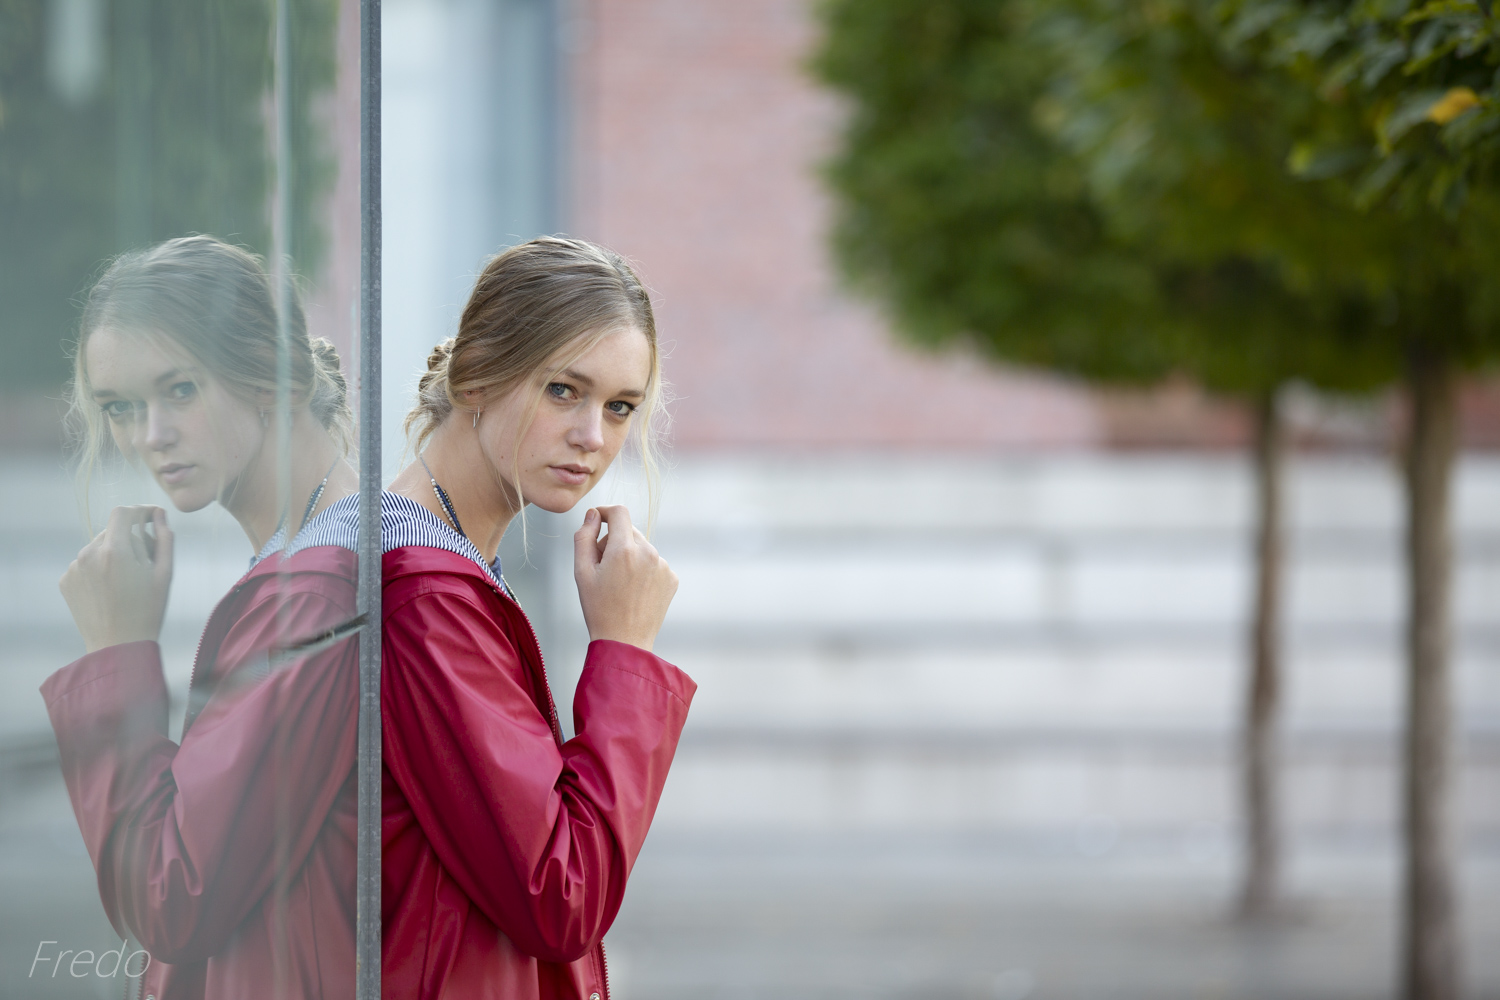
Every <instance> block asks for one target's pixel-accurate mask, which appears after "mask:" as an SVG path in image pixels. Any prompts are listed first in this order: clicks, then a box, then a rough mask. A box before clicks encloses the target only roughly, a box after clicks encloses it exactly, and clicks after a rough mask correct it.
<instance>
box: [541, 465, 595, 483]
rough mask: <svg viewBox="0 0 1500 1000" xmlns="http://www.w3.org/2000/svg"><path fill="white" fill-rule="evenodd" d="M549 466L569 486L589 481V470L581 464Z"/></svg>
mask: <svg viewBox="0 0 1500 1000" xmlns="http://www.w3.org/2000/svg"><path fill="white" fill-rule="evenodd" d="M549 468H550V469H551V470H552V471H553V472H554V473H556V475H557V478H559V479H561V480H562V481H563V482H565V483H567V484H568V485H569V486H582V485H583V484H584V483H586V482H588V481H589V470H588V469H585V468H584V467H583V466H581V465H553V466H549Z"/></svg>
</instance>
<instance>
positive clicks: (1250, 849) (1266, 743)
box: [1240, 389, 1286, 919]
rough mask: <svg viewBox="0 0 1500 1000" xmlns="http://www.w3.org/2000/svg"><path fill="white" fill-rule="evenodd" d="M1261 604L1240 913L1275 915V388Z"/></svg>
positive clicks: (1266, 420)
mask: <svg viewBox="0 0 1500 1000" xmlns="http://www.w3.org/2000/svg"><path fill="white" fill-rule="evenodd" d="M1254 447H1255V494H1256V507H1255V516H1256V538H1255V608H1254V617H1253V621H1252V622H1251V629H1250V649H1251V667H1250V686H1249V691H1248V692H1247V697H1246V701H1245V732H1244V741H1245V742H1244V750H1243V753H1244V756H1243V761H1242V764H1243V768H1244V773H1243V780H1244V796H1245V798H1244V818H1245V855H1246V858H1245V860H1246V865H1245V881H1244V885H1243V887H1242V889H1241V892H1240V914H1241V916H1244V917H1246V918H1250V919H1261V918H1265V917H1267V916H1269V915H1270V914H1271V912H1272V911H1273V910H1274V908H1275V906H1276V900H1277V883H1278V878H1279V871H1280V866H1281V841H1280V829H1279V828H1280V822H1279V820H1280V817H1279V810H1278V808H1277V802H1278V799H1277V794H1276V785H1277V781H1276V778H1277V756H1278V755H1277V738H1276V736H1277V734H1276V730H1277V726H1276V718H1277V712H1278V708H1279V704H1280V700H1281V576H1282V470H1283V467H1284V465H1285V453H1286V430H1285V427H1284V425H1283V422H1282V420H1281V413H1280V410H1279V408H1278V406H1277V393H1276V391H1275V390H1274V389H1273V390H1271V391H1269V392H1267V393H1266V394H1265V395H1263V396H1262V397H1261V398H1260V399H1258V400H1257V401H1256V421H1255V442H1254Z"/></svg>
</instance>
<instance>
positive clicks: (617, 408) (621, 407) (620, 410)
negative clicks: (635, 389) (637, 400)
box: [604, 399, 635, 417]
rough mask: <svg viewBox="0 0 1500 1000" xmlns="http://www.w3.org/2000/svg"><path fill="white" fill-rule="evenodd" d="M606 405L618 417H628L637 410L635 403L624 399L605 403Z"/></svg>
mask: <svg viewBox="0 0 1500 1000" xmlns="http://www.w3.org/2000/svg"><path fill="white" fill-rule="evenodd" d="M604 407H605V409H607V410H609V412H611V413H613V414H614V415H615V416H617V417H628V416H630V415H631V414H632V413H634V412H635V404H634V403H627V402H625V401H624V400H623V399H616V400H614V401H613V402H610V403H605V404H604Z"/></svg>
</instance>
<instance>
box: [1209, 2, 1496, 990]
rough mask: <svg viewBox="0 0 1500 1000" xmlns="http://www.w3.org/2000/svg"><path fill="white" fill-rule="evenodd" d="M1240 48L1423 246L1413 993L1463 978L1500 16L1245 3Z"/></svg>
mask: <svg viewBox="0 0 1500 1000" xmlns="http://www.w3.org/2000/svg"><path fill="white" fill-rule="evenodd" d="M1228 15H1229V22H1228V23H1229V36H1230V38H1231V39H1232V40H1233V41H1235V42H1236V43H1237V44H1239V45H1241V46H1242V47H1244V48H1245V49H1246V50H1247V51H1250V52H1253V53H1254V54H1256V55H1257V56H1258V57H1259V59H1260V60H1261V61H1262V63H1263V64H1264V65H1269V66H1272V67H1280V68H1282V69H1284V70H1285V71H1286V72H1285V76H1286V77H1287V78H1288V79H1290V80H1294V81H1296V82H1298V83H1300V84H1301V85H1302V86H1303V87H1304V89H1306V90H1307V92H1308V93H1309V94H1312V95H1315V96H1316V97H1317V98H1318V102H1317V106H1316V107H1317V111H1316V113H1315V114H1313V115H1310V116H1308V118H1307V119H1305V120H1304V121H1303V122H1301V123H1300V125H1299V131H1300V141H1299V144H1298V146H1297V147H1296V148H1295V149H1294V151H1293V155H1292V157H1291V161H1290V162H1291V166H1292V167H1293V169H1294V170H1296V171H1297V172H1299V173H1301V174H1302V175H1304V176H1326V177H1329V178H1331V179H1332V180H1333V181H1334V182H1336V183H1338V184H1340V185H1342V186H1343V187H1344V188H1345V191H1346V196H1347V197H1348V198H1349V199H1350V200H1351V201H1352V202H1353V203H1355V204H1358V205H1360V206H1362V207H1364V208H1366V209H1367V210H1368V211H1369V212H1370V213H1371V214H1372V215H1383V216H1386V217H1389V218H1398V219H1401V220H1402V221H1403V222H1404V224H1405V226H1406V228H1407V230H1408V232H1409V233H1410V241H1409V244H1408V249H1407V252H1406V253H1405V254H1404V255H1400V256H1397V257H1394V258H1393V259H1392V261H1391V262H1390V263H1391V264H1392V265H1394V266H1393V267H1392V268H1391V269H1390V273H1388V274H1387V275H1385V276H1384V277H1383V284H1384V287H1385V288H1386V290H1387V294H1388V296H1389V302H1388V305H1387V307H1386V311H1387V313H1388V314H1389V315H1390V316H1391V317H1392V322H1391V323H1390V327H1391V329H1392V331H1393V333H1394V334H1395V344H1394V345H1393V346H1394V348H1395V349H1396V350H1397V351H1399V352H1400V353H1401V354H1402V355H1404V357H1405V363H1406V385H1407V389H1408V393H1409V395H1410V400H1411V427H1410V433H1409V436H1408V441H1407V445H1406V461H1405V464H1406V488H1407V498H1408V529H1407V558H1408V560H1409V600H1410V604H1409V610H1408V625H1407V628H1408V640H1407V642H1408V705H1407V726H1406V774H1405V782H1404V796H1403V799H1404V813H1405V851H1406V858H1405V885H1404V897H1405V899H1404V904H1405V905H1404V907H1403V946H1402V989H1403V995H1404V996H1406V997H1407V998H1409V1000H1450V998H1454V997H1457V996H1458V994H1459V992H1460V984H1461V978H1462V977H1461V964H1460V956H1459V948H1458V939H1459V929H1458V916H1457V907H1456V900H1455V888H1456V881H1455V875H1454V857H1453V850H1454V836H1455V832H1454V830H1453V828H1452V825H1453V820H1452V806H1453V803H1452V791H1453V788H1454V784H1455V780H1454V779H1455V774H1454V755H1455V752H1454V748H1453V738H1454V735H1453V732H1452V728H1453V727H1452V714H1453V710H1452V678H1451V662H1450V660H1451V646H1452V639H1451V617H1452V614H1451V604H1452V601H1451V591H1452V576H1453V567H1452V548H1453V543H1452V529H1451V524H1450V516H1451V513H1450V496H1449V495H1450V484H1451V480H1452V472H1453V465H1454V460H1455V457H1456V453H1457V447H1458V417H1457V412H1456V411H1457V403H1456V386H1455V383H1456V380H1457V375H1458V373H1459V372H1461V371H1464V370H1473V369H1477V368H1483V367H1487V366H1491V365H1493V364H1494V362H1495V361H1496V360H1497V359H1500V301H1497V299H1500V286H1497V283H1496V282H1495V281H1494V280H1493V275H1494V272H1495V268H1496V266H1497V264H1500V183H1497V182H1500V178H1497V175H1496V156H1497V151H1500V103H1497V100H1500V93H1497V86H1500V77H1497V74H1496V69H1495V67H1496V65H1497V63H1500V21H1497V19H1496V16H1495V12H1494V10H1493V8H1492V7H1491V6H1490V4H1489V3H1488V2H1485V3H1483V4H1479V3H1474V2H1473V0H1437V2H1431V3H1423V4H1419V3H1409V2H1406V0H1360V2H1356V3H1308V4H1291V5H1284V4H1279V3H1273V2H1270V0H1233V2H1231V3H1230V4H1229V5H1228Z"/></svg>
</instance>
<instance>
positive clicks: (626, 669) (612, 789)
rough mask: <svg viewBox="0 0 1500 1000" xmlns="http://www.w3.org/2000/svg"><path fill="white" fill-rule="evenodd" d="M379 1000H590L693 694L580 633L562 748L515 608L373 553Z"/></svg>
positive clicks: (651, 660)
mask: <svg viewBox="0 0 1500 1000" xmlns="http://www.w3.org/2000/svg"><path fill="white" fill-rule="evenodd" d="M384 574H385V578H384V579H385V600H384V617H385V630H384V633H383V635H384V638H383V666H382V683H381V711H382V716H383V719H384V730H385V756H384V762H385V771H384V788H383V820H384V828H383V841H384V860H383V864H382V882H383V889H382V909H383V911H384V912H383V914H382V916H383V927H384V962H383V992H384V995H385V996H386V997H390V998H392V1000H397V998H399V1000H418V998H420V1000H436V998H439V997H443V998H456V997H461V998H463V1000H554V998H556V1000H563V998H566V1000H590V998H591V997H592V998H595V1000H607V998H608V996H609V989H608V980H607V975H606V971H605V967H604V953H603V947H602V940H603V937H604V934H605V932H606V931H607V930H609V927H610V924H611V923H612V922H613V921H614V918H615V914H616V913H617V912H618V911H619V908H620V901H621V899H622V897H623V895H624V892H625V881H626V878H627V877H628V875H629V874H630V868H631V866H632V865H633V864H634V862H635V859H636V856H637V854H638V853H639V852H640V849H641V845H642V843H643V842H644V840H645V838H646V830H647V828H648V827H649V826H650V825H651V817H652V815H653V814H654V813H655V811H656V804H657V801H658V799H659V798H660V796H661V791H662V786H663V784H664V783H665V782H666V778H667V768H668V767H669V766H670V764H671V762H672V755H673V753H674V752H675V751H676V748H677V739H678V735H679V734H680V733H681V731H682V726H683V723H684V722H685V721H686V718H687V711H688V704H689V702H690V701H691V700H692V697H693V692H694V690H695V689H696V685H694V684H693V682H692V681H691V680H690V679H689V678H688V677H687V675H685V674H683V673H682V672H681V671H679V670H678V669H677V668H676V667H674V666H672V665H671V664H669V663H667V662H666V661H664V660H661V659H659V658H658V657H656V656H653V655H652V654H651V653H648V652H646V651H645V650H643V649H639V648H637V647H635V646H630V645H626V644H624V643H617V642H594V643H591V644H590V646H589V651H588V658H587V660H586V661H585V664H584V669H583V676H582V678H581V679H580V680H579V682H578V691H577V695H576V697H575V700H574V708H573V715H574V720H575V723H576V732H577V735H576V736H575V737H574V738H573V739H571V740H568V741H567V742H563V739H562V734H561V732H560V731H559V729H558V725H557V717H556V711H555V709H554V708H553V705H552V697H551V695H550V693H549V692H548V688H547V681H546V677H545V675H544V673H543V668H542V658H541V652H540V650H539V649H538V647H537V642H536V636H535V633H534V632H533V631H532V630H531V626H530V624H529V623H528V621H527V619H526V616H525V614H524V613H523V612H522V611H521V609H520V607H519V606H517V605H516V604H515V603H514V602H513V601H512V600H511V599H510V598H509V597H507V596H505V594H504V593H503V592H502V591H501V589H500V587H499V586H497V585H496V583H495V582H494V580H493V579H492V578H491V576H490V575H489V574H488V573H486V572H485V570H484V569H483V568H482V567H481V566H480V565H479V564H478V563H477V562H475V561H474V560H473V559H470V558H467V557H465V556H463V555H458V554H456V553H454V552H448V551H443V550H442V549H438V548H430V547H425V546H419V545H405V546H404V547H400V548H393V549H392V550H391V551H389V552H387V553H386V555H385V566H384Z"/></svg>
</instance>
